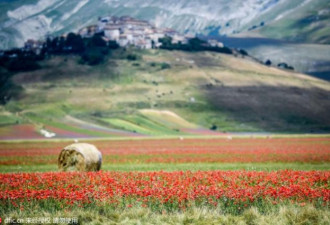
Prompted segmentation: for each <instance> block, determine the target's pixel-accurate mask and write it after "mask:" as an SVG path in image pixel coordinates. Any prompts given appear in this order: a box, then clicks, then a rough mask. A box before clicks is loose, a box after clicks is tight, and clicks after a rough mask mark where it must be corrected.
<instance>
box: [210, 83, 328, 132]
mask: <svg viewBox="0 0 330 225" xmlns="http://www.w3.org/2000/svg"><path fill="white" fill-rule="evenodd" d="M204 90H205V92H206V96H207V99H208V101H209V103H210V104H212V106H213V107H214V108H215V109H216V110H217V111H221V112H225V113H226V114H227V115H228V117H229V118H232V119H234V120H236V121H239V122H241V123H244V124H249V125H253V126H254V127H257V128H260V129H263V130H265V131H281V132H285V131H287V132H322V131H330V116H329V112H330V92H329V91H326V90H322V89H317V88H313V89H304V88H298V87H283V86H282V87H275V86H244V87H225V86H222V87H219V86H217V87H212V88H206V87H205V88H204ZM220 129H221V128H220Z"/></svg>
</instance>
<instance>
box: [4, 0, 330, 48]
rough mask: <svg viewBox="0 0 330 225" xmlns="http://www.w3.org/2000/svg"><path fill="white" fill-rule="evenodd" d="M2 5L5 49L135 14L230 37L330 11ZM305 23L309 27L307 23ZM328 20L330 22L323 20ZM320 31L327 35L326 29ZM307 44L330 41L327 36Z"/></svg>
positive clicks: (274, 6)
mask: <svg viewBox="0 0 330 225" xmlns="http://www.w3.org/2000/svg"><path fill="white" fill-rule="evenodd" d="M0 4H1V7H0V14H1V16H0V28H1V30H0V48H8V47H14V46H22V44H23V43H24V41H26V40H27V39H29V38H34V39H39V38H43V37H44V36H45V35H47V34H61V33H64V32H68V31H72V30H77V29H79V28H81V27H83V26H86V25H88V24H93V23H96V20H97V18H98V17H99V16H102V15H108V14H111V15H117V16H120V15H130V16H133V17H137V18H140V19H146V20H149V21H151V22H153V23H154V24H156V25H157V26H161V27H171V28H174V29H177V30H178V31H180V32H192V33H204V34H208V33H212V34H221V35H231V34H233V33H237V32H241V31H247V30H249V29H250V28H251V27H258V26H259V25H260V24H265V26H266V27H267V26H268V24H269V23H272V22H273V21H277V20H280V21H288V20H293V22H295V20H297V21H296V22H297V23H299V20H300V17H297V18H295V17H292V16H291V14H292V13H293V12H294V13H295V14H296V13H297V14H301V12H304V10H305V9H306V8H309V7H310V6H311V4H312V5H313V7H314V9H315V10H314V11H313V12H311V13H312V14H311V15H312V16H313V15H314V16H316V15H318V14H319V13H322V10H323V12H324V13H327V12H328V11H324V10H328V5H324V1H323V0H313V1H310V0H248V1H247V0H235V1H227V0H208V1H200V0H179V1H178V0H175V1H174V0H168V1H166V2H164V1H161V0H127V1H119V0H93V1H92V0H82V1H71V0H70V1H69V0H28V1H24V4H22V2H21V1H17V0H14V1H0ZM324 7H326V8H324ZM196 9H198V10H196ZM322 18H323V17H322ZM305 21H307V23H309V20H308V19H307V20H305ZM328 21H329V18H326V19H325V20H324V22H328ZM311 22H313V21H311ZM276 24H279V23H276ZM280 24H283V23H282V22H281V23H280ZM283 26H285V24H284V25H283ZM322 30H323V28H322ZM304 32H305V31H304ZM320 32H321V33H322V34H324V35H327V34H328V33H327V30H323V31H320ZM265 33H267V32H265ZM305 33H306V32H305ZM292 35H296V34H295V33H293V34H292ZM292 35H291V36H290V37H292ZM306 40H310V41H322V42H324V43H328V41H327V39H322V38H321V39H319V38H313V37H311V38H308V39H306Z"/></svg>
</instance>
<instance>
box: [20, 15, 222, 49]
mask: <svg viewBox="0 0 330 225" xmlns="http://www.w3.org/2000/svg"><path fill="white" fill-rule="evenodd" d="M77 34H79V35H80V36H81V37H82V38H91V37H93V36H94V35H96V34H102V36H103V39H104V40H105V41H106V42H109V41H115V42H116V43H117V44H118V45H119V46H120V47H128V46H134V47H136V48H138V49H151V48H160V47H161V45H162V43H161V42H160V39H162V38H164V37H169V38H170V39H171V44H173V45H175V44H181V45H185V44H188V42H189V40H190V39H193V38H195V36H194V35H182V34H179V33H178V32H177V31H175V30H173V29H170V28H158V27H156V26H154V25H152V24H151V23H149V22H148V21H145V20H139V19H135V18H132V17H129V16H122V17H116V16H106V17H99V18H98V22H97V24H95V25H90V26H87V27H84V28H82V29H80V30H79V31H78V32H77ZM62 37H63V38H66V37H67V35H62ZM48 38H52V37H48ZM43 45H44V42H43V41H37V40H27V42H25V45H24V49H25V50H27V51H33V52H35V53H36V54H40V52H41V49H42V48H43ZM207 45H208V46H210V47H219V48H222V47H224V45H223V44H222V43H221V42H218V41H216V40H209V41H208V43H207Z"/></svg>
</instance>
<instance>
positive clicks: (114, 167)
mask: <svg viewBox="0 0 330 225" xmlns="http://www.w3.org/2000/svg"><path fill="white" fill-rule="evenodd" d="M101 169H102V170H104V171H160V170H163V171H185V170H192V171H198V170H200V171H207V170H251V171H254V170H256V171H275V170H286V169H288V170H330V164H329V163H315V164H312V163H178V164H174V163H173V164H167V163H145V164H131V163H123V164H104V165H102V168H101ZM57 170H58V169H57V165H55V164H48V165H0V173H18V172H28V173H30V172H49V171H57Z"/></svg>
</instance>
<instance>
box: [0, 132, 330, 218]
mask: <svg viewBox="0 0 330 225" xmlns="http://www.w3.org/2000/svg"><path fill="white" fill-rule="evenodd" d="M90 143H93V144H95V145H96V146H97V147H98V148H99V149H100V151H101V152H102V154H103V165H102V169H101V171H99V172H86V173H79V172H57V171H56V170H57V169H56V163H57V156H58V154H59V152H60V150H61V148H63V146H66V145H67V144H70V143H69V142H62V141H58V142H24V143H22V142H3V143H1V144H0V156H1V158H0V172H1V173H0V204H1V206H2V207H1V209H0V214H1V215H9V216H11V217H16V218H18V217H27V216H29V215H31V214H33V215H35V216H40V215H48V214H49V213H51V214H54V215H67V216H73V215H76V216H78V217H79V218H78V219H79V221H80V222H79V223H82V224H85V223H87V224H88V223H92V224H98V223H100V224H102V221H103V222H104V221H111V222H112V223H114V224H115V223H122V222H123V221H126V220H127V218H128V221H127V222H129V223H131V224H135V223H138V221H139V222H142V223H146V222H150V221H153V222H152V224H158V223H162V224H163V223H164V224H166V223H167V224H171V223H179V224H182V223H185V221H186V220H188V221H191V224H195V223H197V224H198V223H201V224H202V223H206V222H207V223H210V224H235V223H243V224H249V223H248V221H250V220H251V218H252V220H253V221H254V222H255V223H257V224H262V221H264V222H265V221H268V222H269V221H271V218H273V217H274V215H280V214H281V213H282V214H285V215H286V214H287V213H289V214H290V213H291V214H292V213H293V214H295V216H294V218H295V221H293V222H292V221H291V222H292V223H293V224H295V223H300V222H299V221H300V220H302V221H305V222H306V221H307V223H303V224H313V223H310V222H313V221H314V222H316V223H317V224H327V223H328V222H329V221H330V213H329V212H328V211H329V207H330V204H329V203H330V167H329V161H330V139H329V138H328V137H308V138H301V137H297V138H288V137H286V138H250V137H249V138H233V139H227V138H214V139H196V138H195V139H162V140H156V139H137V140H99V141H90ZM246 164H249V165H254V167H251V168H249V169H247V170H246V169H245V168H244V169H242V167H241V166H242V165H246ZM226 165H227V166H228V165H231V166H230V169H226ZM260 165H269V166H270V167H263V166H260ZM274 165H277V166H274ZM286 165H290V169H287V168H286ZM320 165H322V167H320ZM180 166H181V167H180ZM271 166H274V167H271ZM17 168H20V170H21V171H19V172H17ZM123 168H125V169H123ZM141 168H143V169H141ZM177 168H184V169H177ZM274 168H275V169H274ZM318 168H322V169H321V170H319V169H318ZM11 169H13V170H12V171H11ZM14 169H15V170H14ZM41 171H45V172H41ZM291 214H290V215H291ZM88 215H89V216H88ZM95 215H98V216H95ZM124 215H126V217H125V216H124ZM136 215H140V216H139V217H137V216H136ZM197 215H199V216H197ZM201 215H203V216H202V217H201ZM143 218H144V219H145V220H144V219H143ZM147 218H150V221H149V220H148V219H147ZM165 218H172V220H173V221H172V222H171V221H169V220H168V219H165ZM290 218H291V217H290ZM290 218H289V217H286V216H282V217H281V218H279V221H280V220H281V221H282V222H281V223H283V224H286V223H289V222H290V221H289V219H290ZM257 221H259V222H260V223H259V222H257ZM279 221H277V222H279ZM288 221H289V222H288ZM281 223H277V224H281ZM188 224H189V223H188ZM252 224H253V223H252ZM264 224H267V223H264ZM314 224H315V223H314Z"/></svg>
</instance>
